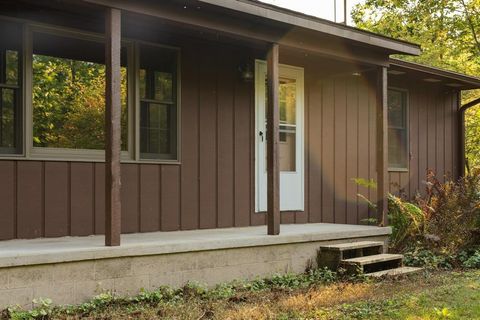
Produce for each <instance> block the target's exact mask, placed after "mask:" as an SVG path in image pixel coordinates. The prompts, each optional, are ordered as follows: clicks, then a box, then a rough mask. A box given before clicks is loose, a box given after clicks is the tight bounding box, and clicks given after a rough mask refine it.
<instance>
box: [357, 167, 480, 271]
mask: <svg viewBox="0 0 480 320" xmlns="http://www.w3.org/2000/svg"><path fill="white" fill-rule="evenodd" d="M445 180H446V182H441V181H440V180H439V178H438V177H437V176H435V174H434V172H433V171H429V172H428V174H427V177H426V181H425V184H426V188H425V191H424V193H423V194H422V195H420V194H419V195H417V197H416V198H415V199H413V200H412V201H407V200H405V199H404V197H402V196H401V195H399V196H395V195H392V194H389V195H388V213H389V214H388V219H389V225H390V226H391V227H392V235H391V238H390V245H391V249H392V250H393V251H396V252H400V253H404V254H405V261H406V263H407V264H408V265H413V266H426V267H430V268H453V267H463V268H472V267H476V266H478V258H479V256H480V170H479V169H474V170H473V171H471V172H470V173H469V174H468V175H466V176H465V177H462V178H460V179H459V180H457V181H452V180H450V179H448V177H446V179H445ZM355 181H356V182H357V184H360V185H363V186H366V187H369V188H376V184H374V183H372V182H371V181H364V180H362V179H356V180H355ZM359 196H360V197H361V198H362V199H364V200H365V201H367V202H368V204H369V206H370V207H371V208H372V209H373V210H375V208H376V205H375V204H374V203H372V202H370V201H369V200H368V199H367V198H366V197H364V196H362V195H359Z"/></svg>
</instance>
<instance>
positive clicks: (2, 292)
mask: <svg viewBox="0 0 480 320" xmlns="http://www.w3.org/2000/svg"><path fill="white" fill-rule="evenodd" d="M384 229H388V228H384ZM377 231H378V230H377ZM383 231H384V232H383V233H384V234H382V233H381V232H380V233H379V232H376V233H377V234H376V235H372V236H368V235H363V236H357V237H354V238H351V237H345V236H340V235H338V234H337V236H336V238H334V239H324V240H314V238H312V237H305V238H304V241H301V238H298V237H297V238H296V239H297V240H296V241H290V242H289V239H288V237H285V238H284V239H283V240H284V241H279V243H276V244H268V245H262V243H261V241H259V242H258V243H257V245H256V246H252V245H249V246H243V247H242V246H239V247H235V246H228V247H225V248H215V249H211V250H208V249H205V246H200V247H201V248H202V250H194V248H191V249H192V250H191V251H188V252H177V253H171V252H170V253H158V254H146V255H135V254H132V252H134V250H132V248H129V252H130V254H129V255H127V256H118V257H113V258H110V257H108V258H91V259H88V257H86V256H85V252H82V253H80V254H79V257H81V258H82V259H79V260H75V259H69V260H71V261H57V262H56V261H54V260H52V262H50V263H42V264H31V265H14V266H3V267H2V266H0V309H3V308H5V307H7V306H10V305H20V306H21V307H23V308H26V309H28V308H31V307H32V300H33V299H34V298H50V299H52V300H53V303H54V304H62V305H63V304H79V303H82V302H85V301H87V300H89V299H91V298H92V297H94V296H95V295H98V294H99V293H101V292H104V291H111V292H114V293H115V294H117V295H120V296H123V295H135V294H137V293H138V292H139V291H140V290H141V289H145V290H155V289H156V288H158V287H159V286H162V285H169V286H174V287H179V286H182V285H184V284H186V283H187V282H189V281H195V282H199V283H203V284H206V285H209V286H213V285H215V284H218V283H223V282H229V281H233V280H250V279H254V278H258V277H269V276H272V275H274V274H283V273H287V272H293V273H301V272H304V271H305V269H306V268H307V267H309V266H315V265H316V259H317V253H318V249H319V247H320V246H321V245H325V244H335V243H341V242H345V241H350V242H351V241H364V240H372V241H386V239H387V235H388V233H389V232H390V230H389V229H388V230H383ZM327 238H328V237H327ZM346 239H348V240H346ZM220 240H221V239H219V241H220ZM290 240H291V239H290ZM29 241H30V240H29ZM198 241H200V240H198V239H197V242H198ZM227 243H228V241H226V242H225V244H227ZM239 244H240V242H239ZM118 252H120V251H118ZM10 258H11V257H10ZM37 258H38V257H37ZM85 258H87V259H85ZM22 261H23V262H24V263H25V261H26V260H22ZM33 261H34V262H35V261H38V260H35V259H34V260H33ZM1 262H2V258H1V257H0V264H1ZM7 262H8V263H7ZM4 264H12V263H11V260H8V261H7V260H4Z"/></svg>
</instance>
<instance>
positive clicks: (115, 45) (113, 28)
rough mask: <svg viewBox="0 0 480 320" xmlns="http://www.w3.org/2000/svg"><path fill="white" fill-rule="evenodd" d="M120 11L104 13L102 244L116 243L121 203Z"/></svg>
mask: <svg viewBox="0 0 480 320" xmlns="http://www.w3.org/2000/svg"><path fill="white" fill-rule="evenodd" d="M120 33H121V12H120V10H118V9H113V8H107V9H106V12H105V66H106V68H105V78H106V86H105V107H106V108H105V245H106V246H119V245H120V233H121V202H120V187H121V181H120V149H121V141H120V139H121V135H120V132H121V128H120V113H121V100H120V92H121V91H120V90H121V88H120V83H121V74H120V46H121V44H120V39H121V35H120Z"/></svg>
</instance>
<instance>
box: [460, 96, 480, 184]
mask: <svg viewBox="0 0 480 320" xmlns="http://www.w3.org/2000/svg"><path fill="white" fill-rule="evenodd" d="M478 104H480V98H477V99H475V100H473V101H470V102H469V103H466V104H464V105H463V106H461V107H460V109H459V110H458V111H459V112H460V116H459V121H460V124H459V126H458V127H459V130H460V135H459V136H460V176H462V177H463V176H464V175H465V167H466V165H467V161H466V155H465V112H466V111H467V110H468V109H470V108H472V107H474V106H476V105H478Z"/></svg>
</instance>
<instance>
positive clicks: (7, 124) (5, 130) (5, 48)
mask: <svg viewBox="0 0 480 320" xmlns="http://www.w3.org/2000/svg"><path fill="white" fill-rule="evenodd" d="M21 39H22V28H21V26H20V25H17V24H13V23H10V22H4V21H0V153H1V154H18V153H21V152H22V148H21V147H22V143H21V141H22V134H21V133H22V122H23V121H22V114H21V110H22V109H21V101H22V100H21V98H22V96H21V94H22V91H21V52H22V43H21Z"/></svg>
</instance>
